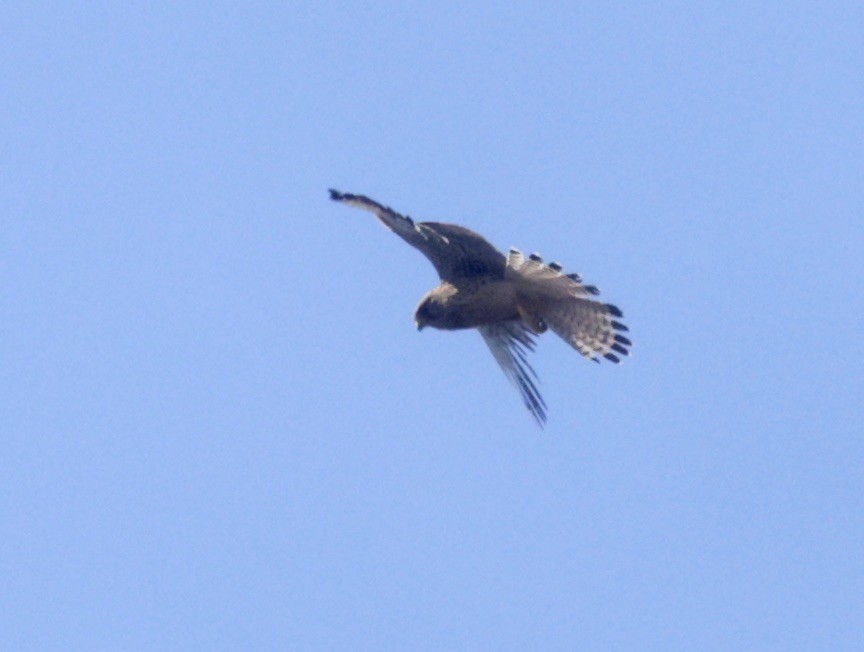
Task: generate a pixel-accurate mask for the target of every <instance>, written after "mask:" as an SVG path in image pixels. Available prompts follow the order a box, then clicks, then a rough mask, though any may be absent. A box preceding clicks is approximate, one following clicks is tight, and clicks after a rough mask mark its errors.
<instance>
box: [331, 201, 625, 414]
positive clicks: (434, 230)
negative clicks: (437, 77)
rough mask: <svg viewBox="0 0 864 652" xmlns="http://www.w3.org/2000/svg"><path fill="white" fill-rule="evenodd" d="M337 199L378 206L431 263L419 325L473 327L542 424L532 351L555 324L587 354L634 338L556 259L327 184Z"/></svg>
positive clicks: (617, 314)
mask: <svg viewBox="0 0 864 652" xmlns="http://www.w3.org/2000/svg"><path fill="white" fill-rule="evenodd" d="M329 193H330V198H331V199H332V200H333V201H336V202H340V203H343V204H346V205H348V206H353V207H355V208H360V209H363V210H366V211H370V212H371V213H373V214H374V215H375V216H376V217H377V218H378V220H379V221H380V222H381V223H382V224H384V226H386V227H387V228H388V229H390V230H391V231H393V232H394V233H396V235H398V236H399V237H401V238H402V239H403V240H404V241H405V242H407V243H408V244H409V245H411V246H412V247H414V248H416V249H418V250H419V251H420V252H421V253H423V254H424V255H425V256H426V258H428V259H429V261H430V262H431V263H432V265H433V267H434V268H435V270H436V271H437V272H438V276H439V277H440V281H441V283H440V284H439V285H438V286H436V287H434V288H432V289H431V290H430V291H429V292H427V293H426V294H425V295H424V296H423V298H422V299H420V303H418V304H417V308H416V309H415V311H414V324H415V326H416V328H417V330H418V331H420V330H423V329H424V328H425V327H427V326H431V327H432V328H437V329H441V330H462V329H476V330H477V331H478V332H479V333H480V335H481V336H482V337H483V340H484V341H485V342H486V344H487V345H488V347H489V349H490V350H491V351H492V355H493V356H494V358H495V360H496V361H497V363H498V365H499V366H500V367H501V369H502V370H503V372H504V374H505V375H506V376H507V379H508V380H509V381H510V382H511V383H512V384H513V385H515V387H516V389H518V391H519V393H520V395H521V397H522V401H523V403H524V404H525V407H527V408H528V411H529V412H530V413H531V415H532V416H533V417H534V419H535V420H536V422H537V424H538V425H539V426H540V427H541V428H542V427H543V426H544V425H545V424H546V421H547V406H546V403H545V401H544V400H543V397H542V395H541V393H540V391H539V389H538V384H539V379H538V377H537V374H536V372H535V371H534V369H533V367H532V366H531V364H530V363H529V362H528V354H529V353H530V352H532V351H534V349H535V346H536V337H537V336H539V335H541V334H543V333H545V332H546V331H547V330H551V331H552V332H553V333H555V334H556V335H558V336H559V337H560V338H561V339H563V340H564V341H565V342H567V343H568V344H569V345H570V346H572V347H573V348H574V349H576V350H577V351H578V352H579V353H581V354H582V355H583V356H584V357H586V358H588V359H590V360H593V361H595V362H600V359H601V358H603V359H606V360H609V361H610V362H613V363H616V364H617V363H619V362H620V361H621V357H623V356H628V355H630V347H631V346H632V342H631V341H630V340H629V339H628V338H627V336H625V335H623V333H626V332H628V330H629V329H628V328H627V326H625V325H624V324H623V323H622V322H621V321H619V320H620V319H622V318H623V314H622V312H621V310H620V309H619V308H618V307H617V306H615V305H613V304H611V303H603V302H601V301H597V300H595V299H592V298H590V297H593V296H596V295H598V294H599V293H600V291H599V290H598V289H597V287H596V286H594V285H586V284H583V282H582V277H581V276H580V275H579V274H575V273H565V272H564V269H563V267H562V266H561V265H560V264H559V263H557V262H550V263H548V264H546V263H544V262H543V259H542V258H541V257H540V255H539V254H536V253H534V254H530V255H528V256H525V255H523V254H522V252H521V251H519V250H518V249H515V248H511V249H510V250H509V252H508V253H507V255H506V256H505V255H504V254H503V253H501V252H500V251H499V250H498V249H496V248H495V247H494V246H493V245H492V244H490V243H489V242H488V241H487V240H486V239H485V238H483V237H482V236H481V235H479V234H477V233H475V232H474V231H471V230H470V229H467V228H465V227H464V226H459V225H457V224H446V223H442V222H416V221H414V220H413V219H411V218H410V217H409V216H407V215H401V214H399V213H397V212H396V211H394V210H393V209H392V208H389V207H388V206H385V205H383V204H380V203H378V202H377V201H375V200H373V199H370V198H369V197H366V196H365V195H355V194H352V193H346V192H340V191H338V190H333V189H330V190H329Z"/></svg>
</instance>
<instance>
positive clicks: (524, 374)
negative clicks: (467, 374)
mask: <svg viewBox="0 0 864 652" xmlns="http://www.w3.org/2000/svg"><path fill="white" fill-rule="evenodd" d="M477 330H478V331H480V334H481V335H482V336H483V339H484V340H485V341H486V344H487V345H488V346H489V349H490V350H491V351H492V355H494V356H495V360H496V361H497V362H498V365H499V366H500V367H501V369H502V370H503V371H504V374H505V375H506V376H507V379H508V380H509V381H510V382H511V383H513V385H515V386H516V389H518V390H519V393H520V394H521V395H522V401H523V402H524V403H525V407H527V408H528V410H529V411H530V412H531V414H532V416H533V417H534V418H535V419H536V420H537V423H538V424H540V426H541V427H542V426H543V424H545V423H546V403H545V402H544V401H543V397H542V396H541V395H540V391H539V390H538V389H537V385H536V383H537V382H538V379H537V374H536V373H535V372H534V369H532V367H531V365H530V364H529V363H528V360H527V354H528V353H529V352H531V351H533V350H534V338H533V337H532V336H531V332H530V331H529V330H528V328H527V327H526V326H525V325H524V324H523V323H522V322H521V321H505V322H496V323H494V324H486V325H485V326H480V327H478V328H477Z"/></svg>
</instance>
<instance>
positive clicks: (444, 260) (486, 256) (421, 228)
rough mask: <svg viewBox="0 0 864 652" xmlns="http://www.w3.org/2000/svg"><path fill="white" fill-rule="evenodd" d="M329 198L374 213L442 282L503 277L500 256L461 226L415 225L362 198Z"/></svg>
mask: <svg viewBox="0 0 864 652" xmlns="http://www.w3.org/2000/svg"><path fill="white" fill-rule="evenodd" d="M330 199H332V200H333V201H338V202H342V203H345V204H348V205H350V206H355V207H357V208H362V209H364V210H367V211H371V212H372V213H374V214H375V216H376V217H377V218H378V219H379V220H380V221H381V222H382V223H383V224H384V226H386V227H387V228H388V229H390V230H391V231H393V232H394V233H396V234H397V235H398V236H399V237H401V238H402V239H403V240H404V241H405V242H407V243H408V244H410V245H411V246H412V247H415V248H417V249H419V250H420V251H421V252H422V253H423V254H424V255H425V256H426V257H427V258H428V259H429V261H430V262H431V263H432V265H433V266H434V267H435V270H436V271H437V272H438V275H439V276H440V277H441V280H442V281H447V282H449V283H452V284H453V285H456V286H459V285H461V284H463V283H464V282H466V281H471V280H475V279H477V278H478V277H489V278H503V277H504V266H505V263H506V259H505V258H504V255H503V254H502V253H501V252H500V251H498V250H497V249H496V248H495V247H493V246H492V245H491V244H489V242H487V241H486V240H485V239H484V238H483V237H482V236H480V235H478V234H477V233H474V231H471V230H470V229H466V228H465V227H464V226H459V225H457V224H444V223H441V222H415V221H414V220H412V219H411V218H410V217H408V216H406V215H400V214H399V213H397V212H396V211H394V210H393V209H392V208H390V207H388V206H384V205H383V204H379V203H378V202H376V201H375V200H374V199H369V197H366V196H364V195H352V194H350V193H343V192H339V191H338V190H333V189H331V190H330Z"/></svg>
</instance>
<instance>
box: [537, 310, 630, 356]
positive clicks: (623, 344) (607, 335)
mask: <svg viewBox="0 0 864 652" xmlns="http://www.w3.org/2000/svg"><path fill="white" fill-rule="evenodd" d="M615 317H619V318H620V317H623V315H622V314H621V311H620V310H619V309H618V308H617V307H616V306H613V305H612V304H611V303H601V302H600V301H591V300H590V299H576V298H570V299H563V300H558V301H555V302H553V303H550V304H547V306H546V308H545V309H544V310H543V311H542V313H541V315H540V318H541V319H542V320H543V322H544V323H545V324H546V325H547V326H548V327H549V328H550V329H552V331H553V332H554V333H555V334H556V335H558V337H560V338H561V339H562V340H564V341H565V342H567V343H568V344H569V345H570V346H572V347H573V348H574V349H576V350H577V351H579V353H581V354H582V355H584V356H585V357H586V358H591V359H592V360H594V361H595V362H600V357H601V356H602V357H604V358H606V359H607V360H609V361H611V362H614V363H616V364H617V363H619V362H621V358H619V357H618V356H619V355H621V356H628V355H630V347H631V346H632V343H631V342H630V340H629V339H627V338H626V337H624V336H623V335H622V334H621V332H626V331H627V327H626V326H625V325H624V324H622V323H621V322H619V321H617V320H616V319H614V318H615Z"/></svg>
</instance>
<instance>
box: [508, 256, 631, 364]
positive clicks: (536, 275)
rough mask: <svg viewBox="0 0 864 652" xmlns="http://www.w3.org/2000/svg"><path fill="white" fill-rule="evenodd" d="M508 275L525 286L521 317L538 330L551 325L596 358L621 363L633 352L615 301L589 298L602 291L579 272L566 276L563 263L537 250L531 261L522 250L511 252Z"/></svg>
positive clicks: (573, 345)
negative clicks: (549, 260) (546, 261)
mask: <svg viewBox="0 0 864 652" xmlns="http://www.w3.org/2000/svg"><path fill="white" fill-rule="evenodd" d="M506 274H507V275H508V276H509V277H510V278H511V279H513V280H517V281H519V282H520V284H521V285H522V289H521V290H522V291H521V292H520V294H521V295H522V299H523V302H520V307H521V309H520V317H521V318H522V320H523V321H525V322H526V324H528V325H529V326H530V327H532V330H534V331H535V332H542V331H543V330H545V327H548V328H550V329H552V331H553V332H554V333H555V334H556V335H558V336H559V337H560V338H561V339H563V340H564V341H565V342H567V343H568V344H569V345H570V346H572V347H573V348H574V349H576V350H577V351H579V353H581V354H582V355H584V356H585V357H586V358H591V359H592V360H594V361H595V362H599V361H600V358H601V357H603V358H606V359H607V360H610V361H611V362H615V363H618V362H620V361H621V358H620V357H619V356H627V355H630V350H629V347H631V346H632V343H631V342H630V340H629V339H627V338H626V337H625V336H624V335H621V333H622V332H626V331H627V330H628V329H627V327H626V326H625V325H624V324H622V323H621V322H620V321H618V319H621V318H622V317H623V315H622V314H621V311H620V310H619V309H618V308H617V307H616V306H614V305H612V304H611V303H603V302H602V301H594V300H593V299H589V298H588V297H590V296H596V295H598V294H600V290H599V289H597V287H596V286H594V285H585V284H583V283H582V278H581V277H580V276H579V275H578V274H565V273H564V271H563V270H562V268H561V265H559V264H558V263H549V264H548V265H547V264H544V263H543V259H542V258H540V256H538V255H537V254H531V255H530V256H528V258H527V259H526V258H525V257H524V256H523V255H522V254H521V252H519V251H518V250H517V249H511V250H510V254H509V256H508V257H507V270H506ZM522 303H524V305H522ZM523 312H524V313H525V314H523ZM532 319H533V320H535V321H536V322H537V324H538V325H539V326H541V327H543V328H538V327H536V326H535V325H534V324H533V323H532V321H531V320H532Z"/></svg>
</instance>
